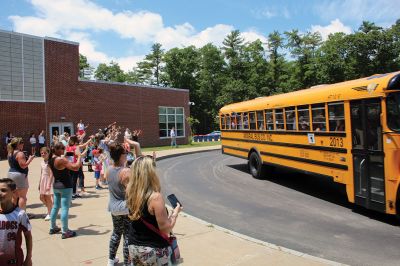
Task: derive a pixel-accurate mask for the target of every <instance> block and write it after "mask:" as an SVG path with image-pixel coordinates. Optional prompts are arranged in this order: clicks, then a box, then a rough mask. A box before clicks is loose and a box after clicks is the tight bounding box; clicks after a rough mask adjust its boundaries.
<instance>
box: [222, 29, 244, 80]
mask: <svg viewBox="0 0 400 266" xmlns="http://www.w3.org/2000/svg"><path fill="white" fill-rule="evenodd" d="M243 42H244V39H243V38H242V37H241V36H240V31H239V30H234V31H232V32H231V33H230V34H228V36H226V37H225V39H224V41H223V42H222V44H223V45H224V46H223V47H222V50H223V51H224V55H225V58H226V60H227V61H228V73H230V76H231V78H233V79H242V78H243V73H244V63H243V60H242V54H243V50H242V49H243Z"/></svg>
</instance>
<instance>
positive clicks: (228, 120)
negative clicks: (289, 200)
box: [226, 115, 232, 129]
mask: <svg viewBox="0 0 400 266" xmlns="http://www.w3.org/2000/svg"><path fill="white" fill-rule="evenodd" d="M231 123H232V122H231V117H230V116H229V115H227V116H226V129H231V125H232V124H231Z"/></svg>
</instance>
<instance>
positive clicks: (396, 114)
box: [386, 93, 400, 131]
mask: <svg viewBox="0 0 400 266" xmlns="http://www.w3.org/2000/svg"><path fill="white" fill-rule="evenodd" d="M386 112H387V118H386V119H387V125H388V127H389V128H390V129H391V130H394V131H400V93H390V94H389V95H388V97H387V98H386Z"/></svg>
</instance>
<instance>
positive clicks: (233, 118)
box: [226, 113, 238, 129]
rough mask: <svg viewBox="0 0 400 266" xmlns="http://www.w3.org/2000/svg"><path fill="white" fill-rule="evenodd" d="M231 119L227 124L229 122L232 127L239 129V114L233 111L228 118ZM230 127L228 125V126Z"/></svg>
mask: <svg viewBox="0 0 400 266" xmlns="http://www.w3.org/2000/svg"><path fill="white" fill-rule="evenodd" d="M228 118H229V120H227V121H226V123H227V124H229V128H230V129H237V124H238V123H237V116H236V113H232V114H231V115H230V116H229V117H227V119H228ZM227 127H228V126H227Z"/></svg>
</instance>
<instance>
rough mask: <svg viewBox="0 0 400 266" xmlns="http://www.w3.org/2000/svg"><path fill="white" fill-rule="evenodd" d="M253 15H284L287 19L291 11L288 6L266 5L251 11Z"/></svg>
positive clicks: (266, 17)
mask: <svg viewBox="0 0 400 266" xmlns="http://www.w3.org/2000/svg"><path fill="white" fill-rule="evenodd" d="M251 12H252V14H253V16H254V17H255V18H257V19H271V18H275V17H284V18H285V19H289V18H290V12H289V9H288V8H287V7H281V6H280V7H279V8H278V7H274V6H272V7H270V6H268V7H265V8H261V9H257V10H252V11H251Z"/></svg>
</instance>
